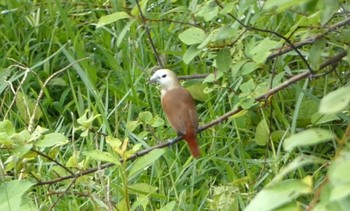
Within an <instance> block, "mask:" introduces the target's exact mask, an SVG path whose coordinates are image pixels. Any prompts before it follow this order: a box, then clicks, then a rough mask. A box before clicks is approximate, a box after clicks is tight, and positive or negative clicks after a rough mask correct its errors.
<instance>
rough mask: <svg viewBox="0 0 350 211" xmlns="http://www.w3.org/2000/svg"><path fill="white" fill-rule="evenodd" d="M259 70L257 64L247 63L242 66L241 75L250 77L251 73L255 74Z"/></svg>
mask: <svg viewBox="0 0 350 211" xmlns="http://www.w3.org/2000/svg"><path fill="white" fill-rule="evenodd" d="M257 68H258V66H257V64H256V63H255V62H247V63H245V64H244V65H243V66H242V68H241V71H240V73H241V74H242V75H248V74H249V73H251V72H253V71H254V70H256V69H257Z"/></svg>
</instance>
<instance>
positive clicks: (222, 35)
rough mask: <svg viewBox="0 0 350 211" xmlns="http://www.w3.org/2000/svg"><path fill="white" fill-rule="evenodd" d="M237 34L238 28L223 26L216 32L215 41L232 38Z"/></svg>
mask: <svg viewBox="0 0 350 211" xmlns="http://www.w3.org/2000/svg"><path fill="white" fill-rule="evenodd" d="M236 34H237V30H235V29H233V28H231V27H227V26H223V27H221V28H219V30H218V32H217V33H216V34H215V37H214V41H219V40H226V39H231V38H233V37H234V36H235V35H236Z"/></svg>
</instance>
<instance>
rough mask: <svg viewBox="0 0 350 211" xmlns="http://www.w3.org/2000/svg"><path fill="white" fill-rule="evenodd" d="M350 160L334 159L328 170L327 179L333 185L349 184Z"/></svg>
mask: <svg viewBox="0 0 350 211" xmlns="http://www.w3.org/2000/svg"><path fill="white" fill-rule="evenodd" d="M349 166H350V160H349V158H348V159H347V160H336V161H335V162H334V163H333V164H332V165H331V166H330V167H329V171H328V179H329V181H330V182H331V184H332V185H333V186H338V185H344V184H350V168H349Z"/></svg>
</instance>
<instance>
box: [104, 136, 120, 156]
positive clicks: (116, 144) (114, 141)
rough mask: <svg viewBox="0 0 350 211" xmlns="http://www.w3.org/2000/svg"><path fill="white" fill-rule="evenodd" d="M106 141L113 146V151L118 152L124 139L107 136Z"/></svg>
mask: <svg viewBox="0 0 350 211" xmlns="http://www.w3.org/2000/svg"><path fill="white" fill-rule="evenodd" d="M106 142H107V144H109V145H110V146H111V147H112V149H113V151H115V152H117V151H118V150H119V148H120V146H121V145H122V141H121V140H120V139H119V138H115V137H113V136H107V137H106Z"/></svg>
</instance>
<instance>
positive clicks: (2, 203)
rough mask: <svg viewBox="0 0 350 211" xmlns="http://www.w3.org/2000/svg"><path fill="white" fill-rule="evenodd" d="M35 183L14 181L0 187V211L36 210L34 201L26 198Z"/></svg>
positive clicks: (4, 183)
mask: <svg viewBox="0 0 350 211" xmlns="http://www.w3.org/2000/svg"><path fill="white" fill-rule="evenodd" d="M33 185H34V183H32V182H30V181H26V180H12V181H8V182H3V183H2V184H1V185H0V210H24V211H26V210H35V207H34V205H33V203H32V201H30V200H28V198H25V197H26V196H27V195H28V194H26V192H27V191H28V190H29V189H30V188H31V187H32V186H33Z"/></svg>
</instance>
